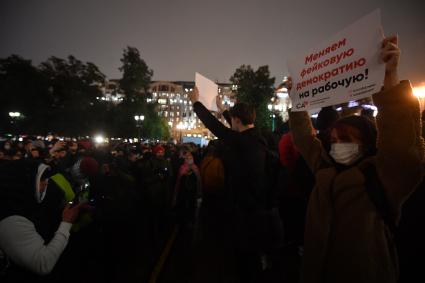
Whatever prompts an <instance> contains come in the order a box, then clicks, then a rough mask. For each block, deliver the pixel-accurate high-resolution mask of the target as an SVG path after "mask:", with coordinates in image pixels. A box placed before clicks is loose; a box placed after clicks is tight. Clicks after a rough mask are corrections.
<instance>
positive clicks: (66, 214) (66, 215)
mask: <svg viewBox="0 0 425 283" xmlns="http://www.w3.org/2000/svg"><path fill="white" fill-rule="evenodd" d="M81 206H82V203H79V204H77V205H76V206H71V204H67V205H66V206H65V208H64V210H63V212H62V221H64V222H68V223H74V222H75V220H76V219H77V217H78V214H79V213H80V208H81Z"/></svg>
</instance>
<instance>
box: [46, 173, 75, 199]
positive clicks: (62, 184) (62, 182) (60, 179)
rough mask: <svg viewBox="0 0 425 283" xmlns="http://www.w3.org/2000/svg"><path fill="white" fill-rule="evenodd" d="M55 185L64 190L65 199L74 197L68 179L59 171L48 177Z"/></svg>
mask: <svg viewBox="0 0 425 283" xmlns="http://www.w3.org/2000/svg"><path fill="white" fill-rule="evenodd" d="M50 179H52V180H53V181H54V182H55V183H56V185H58V187H59V188H60V189H61V190H62V191H63V192H64V194H65V199H66V201H71V200H73V199H74V198H75V193H74V191H73V190H72V186H71V184H70V183H69V182H68V180H67V179H66V178H65V177H64V176H63V175H62V174H60V173H58V174H56V175H54V176H52V177H50Z"/></svg>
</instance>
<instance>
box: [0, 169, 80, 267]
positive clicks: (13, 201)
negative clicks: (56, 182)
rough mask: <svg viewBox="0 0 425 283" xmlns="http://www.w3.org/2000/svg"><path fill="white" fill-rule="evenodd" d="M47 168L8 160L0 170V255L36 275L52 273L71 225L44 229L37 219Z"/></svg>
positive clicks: (61, 224) (66, 241)
mask: <svg viewBox="0 0 425 283" xmlns="http://www.w3.org/2000/svg"><path fill="white" fill-rule="evenodd" d="M48 168H49V166H47V165H45V164H42V163H41V164H40V163H36V162H28V161H11V162H7V163H4V164H2V165H1V168H0V171H1V172H2V176H1V179H0V253H2V254H3V255H6V256H7V257H8V258H9V259H10V261H11V262H12V263H14V264H15V265H17V266H19V267H21V268H24V269H26V270H29V271H31V272H33V273H36V274H40V275H44V274H48V273H50V272H51V271H52V269H53V267H54V266H55V264H56V262H57V261H58V259H59V257H60V255H61V253H62V252H63V250H64V249H65V247H66V245H67V243H68V238H69V230H70V228H71V225H72V224H70V223H66V222H61V223H60V225H59V227H58V228H54V227H45V225H44V223H45V222H44V221H43V219H40V218H42V217H40V216H41V215H42V214H41V213H40V211H41V202H42V201H43V199H44V196H45V194H46V191H44V192H41V191H40V180H41V178H42V175H43V174H45V173H46V170H47V169H48ZM44 176H45V175H44ZM52 228H53V229H52ZM52 230H54V231H56V232H54V231H52Z"/></svg>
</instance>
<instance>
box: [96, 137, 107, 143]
mask: <svg viewBox="0 0 425 283" xmlns="http://www.w3.org/2000/svg"><path fill="white" fill-rule="evenodd" d="M94 141H95V142H96V143H104V142H105V138H104V137H103V136H101V135H99V136H96V137H94Z"/></svg>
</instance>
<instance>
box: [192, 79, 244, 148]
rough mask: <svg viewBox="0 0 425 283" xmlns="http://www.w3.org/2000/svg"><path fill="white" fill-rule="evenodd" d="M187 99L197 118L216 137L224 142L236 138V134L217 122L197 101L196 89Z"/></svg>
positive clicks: (197, 93)
mask: <svg viewBox="0 0 425 283" xmlns="http://www.w3.org/2000/svg"><path fill="white" fill-rule="evenodd" d="M189 98H190V100H191V101H192V103H193V110H194V111H195V113H196V115H197V116H198V118H199V119H200V120H201V121H202V123H204V125H205V127H207V128H208V129H209V130H210V131H211V132H212V133H213V134H214V135H215V136H216V137H218V138H220V139H224V140H232V139H234V138H236V136H237V134H238V133H237V132H235V131H232V130H231V129H229V128H228V127H226V126H225V125H223V124H222V123H221V122H220V121H219V120H217V118H216V117H214V115H212V114H211V113H210V111H209V110H208V109H207V108H205V106H204V105H203V104H202V103H201V102H199V101H198V100H199V92H198V89H197V88H196V87H195V88H194V89H193V91H191V92H190V93H189Z"/></svg>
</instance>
